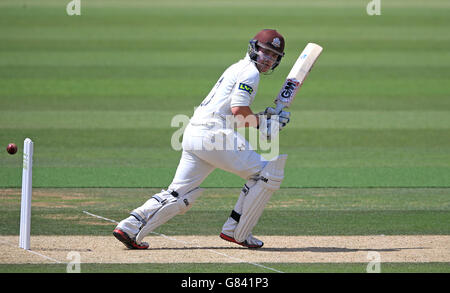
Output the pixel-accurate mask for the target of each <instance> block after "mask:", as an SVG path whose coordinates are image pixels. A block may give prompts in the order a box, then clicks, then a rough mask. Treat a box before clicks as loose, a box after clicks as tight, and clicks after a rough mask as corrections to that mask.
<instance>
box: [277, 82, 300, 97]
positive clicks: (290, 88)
mask: <svg viewBox="0 0 450 293" xmlns="http://www.w3.org/2000/svg"><path fill="white" fill-rule="evenodd" d="M299 85H300V82H299V81H298V80H297V79H295V78H289V79H287V80H286V82H285V83H284V87H283V91H282V92H281V95H280V98H282V99H285V100H286V102H288V101H289V99H290V98H291V97H292V96H293V95H294V94H295V93H296V92H297V90H298V88H299ZM283 102H284V101H283Z"/></svg>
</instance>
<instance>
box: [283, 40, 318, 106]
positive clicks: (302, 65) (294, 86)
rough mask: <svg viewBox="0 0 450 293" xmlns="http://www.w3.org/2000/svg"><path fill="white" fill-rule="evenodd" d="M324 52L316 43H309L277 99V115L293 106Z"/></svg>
mask: <svg viewBox="0 0 450 293" xmlns="http://www.w3.org/2000/svg"><path fill="white" fill-rule="evenodd" d="M322 50H323V48H322V47H321V46H319V45H317V44H315V43H308V44H307V45H306V47H305V49H303V51H302V53H301V54H300V56H299V57H298V59H297V61H296V62H295V64H294V66H293V67H292V69H291V71H290V72H289V74H288V76H287V77H286V81H285V82H284V84H283V87H282V88H281V90H280V92H279V93H278V96H277V98H276V99H275V104H276V105H277V108H276V109H277V113H278V112H279V111H281V110H282V109H283V108H288V107H289V106H290V105H291V104H292V101H293V100H294V98H295V95H296V94H297V91H298V90H299V88H300V87H301V86H302V84H303V82H304V81H305V79H306V76H308V73H309V72H310V71H311V69H312V67H313V65H314V63H315V62H316V60H317V58H319V56H320V54H321V53H322Z"/></svg>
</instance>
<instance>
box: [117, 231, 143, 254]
mask: <svg viewBox="0 0 450 293" xmlns="http://www.w3.org/2000/svg"><path fill="white" fill-rule="evenodd" d="M113 235H114V236H115V237H116V238H117V240H119V241H120V242H122V243H123V244H124V245H125V246H126V247H128V248H129V249H147V248H148V243H147V242H142V243H137V242H136V240H135V239H134V238H131V237H130V236H128V234H127V233H126V232H125V231H123V230H122V229H120V228H116V229H114V231H113Z"/></svg>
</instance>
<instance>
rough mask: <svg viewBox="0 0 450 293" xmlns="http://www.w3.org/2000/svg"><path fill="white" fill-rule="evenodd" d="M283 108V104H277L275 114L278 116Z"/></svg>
mask: <svg viewBox="0 0 450 293" xmlns="http://www.w3.org/2000/svg"><path fill="white" fill-rule="evenodd" d="M283 108H284V105H283V103H280V102H277V106H276V108H275V113H277V115H278V114H280V113H281V111H282V110H283Z"/></svg>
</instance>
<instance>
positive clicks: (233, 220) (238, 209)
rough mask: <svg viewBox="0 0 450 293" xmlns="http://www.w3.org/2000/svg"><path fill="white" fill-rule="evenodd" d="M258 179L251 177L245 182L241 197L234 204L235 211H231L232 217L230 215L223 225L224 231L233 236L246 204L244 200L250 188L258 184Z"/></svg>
mask: <svg viewBox="0 0 450 293" xmlns="http://www.w3.org/2000/svg"><path fill="white" fill-rule="evenodd" d="M256 182H257V181H256V180H254V179H250V180H248V181H247V182H246V183H245V184H244V187H243V188H242V190H241V193H240V194H239V198H238V200H237V202H236V204H235V206H234V209H233V211H232V212H231V215H230V217H228V219H227V221H226V222H225V224H223V226H222V233H223V234H225V235H227V236H230V237H233V235H234V230H236V226H237V224H238V222H239V218H240V216H241V215H242V207H243V206H244V200H245V197H246V196H247V193H248V191H249V190H250V188H252V187H253V186H254V185H255V184H256Z"/></svg>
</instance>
